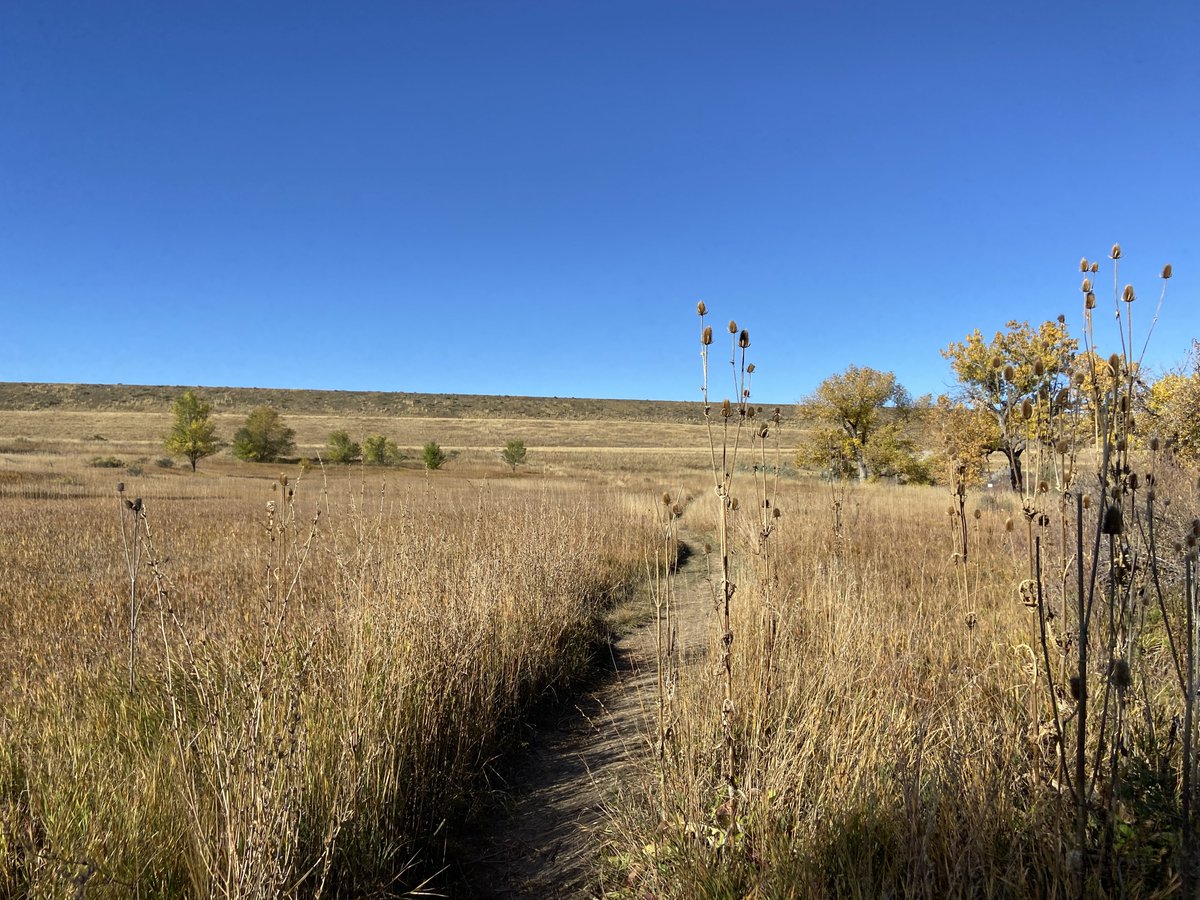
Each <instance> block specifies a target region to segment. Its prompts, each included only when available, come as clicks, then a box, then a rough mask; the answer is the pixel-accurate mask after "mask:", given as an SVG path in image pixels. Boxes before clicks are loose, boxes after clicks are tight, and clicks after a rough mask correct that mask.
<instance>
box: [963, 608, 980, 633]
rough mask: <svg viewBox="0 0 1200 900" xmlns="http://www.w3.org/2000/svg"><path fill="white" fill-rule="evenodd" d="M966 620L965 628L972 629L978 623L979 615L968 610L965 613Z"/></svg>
mask: <svg viewBox="0 0 1200 900" xmlns="http://www.w3.org/2000/svg"><path fill="white" fill-rule="evenodd" d="M966 621H967V628H968V629H969V630H974V628H975V626H976V625H977V624H979V616H977V615H975V613H973V612H969V613H967V620H966Z"/></svg>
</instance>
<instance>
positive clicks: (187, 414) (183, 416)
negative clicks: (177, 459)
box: [163, 391, 221, 472]
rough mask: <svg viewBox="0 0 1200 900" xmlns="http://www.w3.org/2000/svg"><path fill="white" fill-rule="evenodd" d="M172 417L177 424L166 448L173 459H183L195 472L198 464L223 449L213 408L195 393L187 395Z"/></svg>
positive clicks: (164, 444)
mask: <svg viewBox="0 0 1200 900" xmlns="http://www.w3.org/2000/svg"><path fill="white" fill-rule="evenodd" d="M171 415H173V416H174V417H175V421H174V423H173V424H172V425H171V430H170V431H169V432H167V434H166V436H165V437H164V438H163V448H164V449H165V450H166V451H167V452H168V453H170V454H171V455H172V456H182V457H183V458H184V459H186V460H187V461H188V462H189V463H191V464H192V471H193V472H195V471H196V463H197V462H199V461H200V460H202V459H204V458H205V457H208V456H212V455H213V454H214V453H216V452H217V451H218V450H220V449H221V442H220V441H219V440H218V439H217V426H216V425H214V424H213V423H212V420H211V418H210V416H211V415H212V404H211V403H206V402H205V401H204V400H201V399H200V398H199V397H197V396H196V393H195V391H184V392H183V395H182V396H181V397H180V398H179V399H178V400H176V401H175V403H174V405H172V407H171Z"/></svg>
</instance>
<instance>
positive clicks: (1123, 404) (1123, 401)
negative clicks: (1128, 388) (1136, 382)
mask: <svg viewBox="0 0 1200 900" xmlns="http://www.w3.org/2000/svg"><path fill="white" fill-rule="evenodd" d="M1117 408H1118V409H1120V410H1121V412H1129V395H1127V394H1122V395H1121V397H1120V399H1118V400H1117Z"/></svg>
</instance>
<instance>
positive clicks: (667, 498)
mask: <svg viewBox="0 0 1200 900" xmlns="http://www.w3.org/2000/svg"><path fill="white" fill-rule="evenodd" d="M662 500H663V506H670V505H671V495H670V494H666V493H664V494H663V498H662Z"/></svg>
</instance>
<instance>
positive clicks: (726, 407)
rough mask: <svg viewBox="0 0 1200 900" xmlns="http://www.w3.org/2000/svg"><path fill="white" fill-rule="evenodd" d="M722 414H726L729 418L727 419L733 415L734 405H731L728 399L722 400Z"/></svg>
mask: <svg viewBox="0 0 1200 900" xmlns="http://www.w3.org/2000/svg"><path fill="white" fill-rule="evenodd" d="M721 415H723V416H724V417H725V418H727V419H728V418H729V417H730V416H731V415H733V407H732V406H730V403H729V401H728V400H722V401H721Z"/></svg>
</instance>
